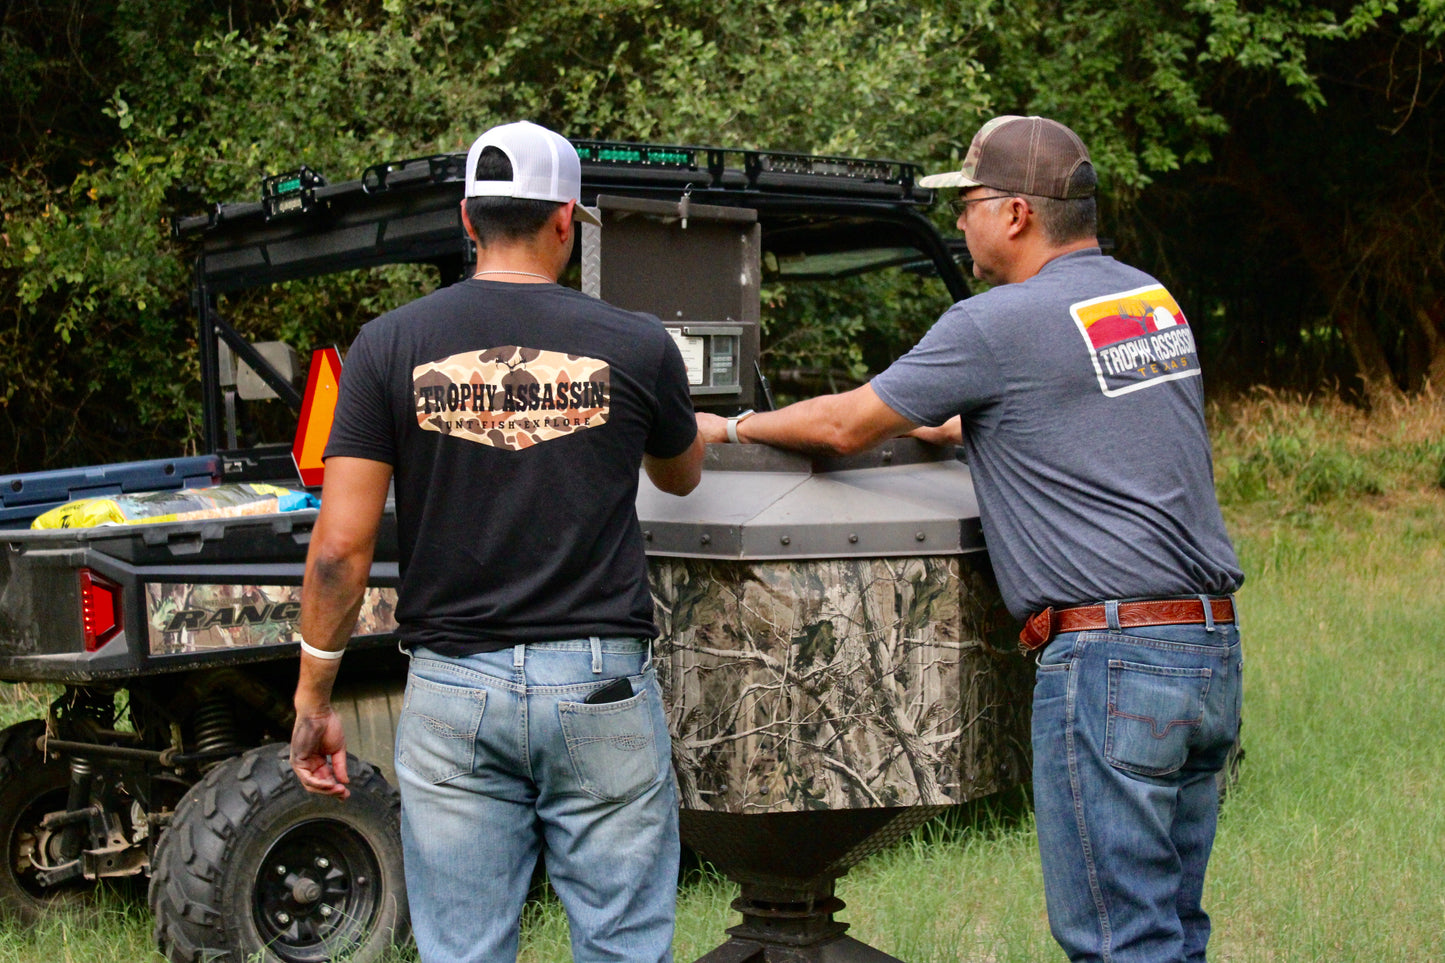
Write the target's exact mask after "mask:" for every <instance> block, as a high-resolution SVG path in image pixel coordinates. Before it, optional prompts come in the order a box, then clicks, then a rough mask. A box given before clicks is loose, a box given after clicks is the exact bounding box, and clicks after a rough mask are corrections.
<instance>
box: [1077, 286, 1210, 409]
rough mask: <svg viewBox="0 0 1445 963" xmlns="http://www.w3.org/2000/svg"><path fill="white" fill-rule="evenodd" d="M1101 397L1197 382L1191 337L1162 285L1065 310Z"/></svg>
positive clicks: (1196, 353)
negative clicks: (1090, 361) (1085, 351)
mask: <svg viewBox="0 0 1445 963" xmlns="http://www.w3.org/2000/svg"><path fill="white" fill-rule="evenodd" d="M1069 313H1070V314H1071V315H1073V318H1074V323H1075V324H1077V325H1078V327H1079V333H1080V334H1082V335H1083V336H1084V343H1085V344H1086V345H1087V346H1088V348H1089V354H1090V357H1092V359H1093V361H1094V370H1095V371H1096V372H1098V375H1099V388H1100V390H1102V391H1103V392H1104V394H1105V395H1108V396H1110V397H1114V396H1116V395H1123V394H1128V393H1129V392H1131V391H1138V390H1139V389H1141V388H1148V387H1150V386H1151V385H1156V384H1162V383H1163V382H1166V381H1177V380H1178V379H1180V378H1197V377H1199V357H1198V352H1197V350H1196V348H1195V344H1194V333H1193V332H1192V331H1191V330H1190V329H1189V322H1188V321H1186V320H1185V318H1184V312H1183V311H1182V310H1180V308H1179V304H1178V303H1177V302H1176V301H1175V300H1174V297H1173V295H1171V294H1170V293H1169V292H1168V291H1166V290H1165V289H1164V288H1163V287H1162V286H1160V285H1153V286H1149V287H1142V288H1135V289H1134V290H1132V291H1122V292H1120V293H1118V294H1109V295H1105V296H1104V297H1102V298H1093V299H1092V300H1089V301H1080V302H1079V303H1077V304H1074V305H1072V306H1071V307H1070V308H1069Z"/></svg>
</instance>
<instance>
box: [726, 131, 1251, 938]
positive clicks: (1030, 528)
mask: <svg viewBox="0 0 1445 963" xmlns="http://www.w3.org/2000/svg"><path fill="white" fill-rule="evenodd" d="M920 184H922V185H923V186H924V187H953V188H958V189H959V191H960V195H959V197H958V198H956V199H955V200H954V209H955V210H956V211H957V213H958V227H959V229H960V230H962V231H963V232H964V236H965V238H966V239H967V242H968V249H969V253H970V255H971V256H972V259H973V273H974V275H975V276H977V277H978V278H980V279H982V280H985V281H988V282H989V283H991V284H993V285H995V286H994V287H992V288H990V289H989V290H988V291H986V292H984V293H983V294H980V295H977V296H975V297H972V298H969V299H967V300H965V301H960V302H959V303H958V304H955V305H954V306H953V307H952V308H950V309H949V310H948V311H947V312H946V313H945V314H944V315H943V316H942V317H941V318H940V319H939V321H938V323H937V324H935V325H934V327H933V328H932V329H931V330H930V331H929V332H928V334H927V335H925V336H924V338H923V340H922V341H920V342H919V344H918V345H917V346H916V347H914V348H913V349H912V350H911V351H910V352H909V353H908V354H907V355H905V356H904V357H903V358H900V359H899V360H898V361H896V362H895V363H894V364H893V365H891V366H890V367H889V368H888V370H886V371H884V372H883V373H882V374H880V375H879V376H878V377H877V378H874V379H873V381H872V382H870V383H869V384H866V385H863V386H862V387H861V388H857V389H855V390H853V391H849V392H845V393H843V394H838V395H827V396H823V397H819V398H813V399H809V400H808V401H804V402H800V403H799V404H796V405H791V406H789V407H787V408H783V409H780V410H778V411H773V412H762V413H758V414H751V413H745V414H743V415H739V416H737V417H734V418H731V419H727V420H726V421H725V420H723V419H721V418H718V417H716V416H713V415H707V414H700V415H698V423H699V427H700V429H701V430H702V433H703V436H704V438H706V440H707V441H709V442H722V441H731V442H733V443H739V442H744V443H745V442H756V443H762V444H770V445H777V446H780V447H784V448H794V449H801V450H805V451H818V452H823V453H849V452H854V451H860V450H863V449H865V448H868V447H870V446H872V445H874V444H877V443H878V442H880V441H882V440H884V439H886V438H889V437H891V436H894V435H898V434H902V433H909V432H911V433H912V434H915V435H917V436H919V437H923V438H925V439H928V440H932V441H936V442H939V443H961V444H963V445H964V447H965V454H966V457H967V460H968V465H969V468H970V470H971V472H972V474H973V480H974V486H975V489H976V491H977V494H978V501H979V507H980V509H981V515H982V523H983V530H984V536H985V539H986V541H987V543H988V550H989V558H990V561H991V563H992V566H993V569H994V573H995V574H996V576H997V577H998V582H999V588H1000V590H1001V592H1002V595H1003V599H1004V602H1005V604H1006V605H1007V606H1008V608H1009V610H1010V612H1012V613H1013V615H1014V616H1015V617H1016V618H1018V619H1019V620H1020V621H1021V622H1023V623H1024V625H1025V627H1024V631H1023V634H1022V635H1021V637H1020V644H1021V646H1022V647H1023V648H1024V649H1025V651H1027V652H1030V653H1032V654H1034V655H1035V656H1036V657H1037V658H1038V660H1039V661H1038V678H1037V684H1036V686H1035V689H1034V706H1033V728H1034V737H1033V743H1034V809H1035V814H1036V818H1037V823H1038V834H1039V847H1040V851H1041V854H1042V858H1043V866H1044V887H1045V895H1046V898H1047V901H1048V909H1049V922H1050V925H1051V928H1052V930H1053V933H1054V936H1055V938H1056V939H1057V940H1058V941H1059V943H1060V945H1061V946H1063V947H1064V949H1065V950H1066V951H1067V952H1068V954H1069V957H1070V958H1071V959H1073V960H1089V961H1111V963H1179V961H1188V963H1203V961H1204V959H1205V945H1206V943H1207V942H1208V939H1209V917H1208V916H1207V915H1206V914H1205V912H1204V910H1203V909H1202V907H1201V905H1200V901H1201V894H1202V891H1203V886H1204V872H1205V867H1206V865H1207V863H1208V860H1209V851H1210V847H1211V845H1212V844H1213V840H1214V828H1215V817H1216V812H1217V806H1218V800H1217V795H1216V790H1215V775H1216V773H1217V772H1218V771H1219V770H1220V768H1221V767H1222V766H1223V764H1224V762H1225V758H1226V754H1227V753H1228V751H1229V749H1230V747H1231V746H1232V745H1233V744H1234V741H1235V739H1236V736H1237V733H1238V727H1239V709H1240V693H1241V685H1240V666H1241V662H1240V653H1239V634H1238V626H1237V623H1236V620H1235V610H1234V601H1233V598H1232V593H1233V592H1234V591H1235V590H1236V589H1238V588H1239V586H1240V584H1241V583H1242V581H1243V577H1244V576H1243V573H1242V572H1241V570H1240V568H1239V561H1238V559H1237V558H1236V556H1235V552H1234V549H1233V547H1232V545H1231V544H1230V541H1229V537H1228V535H1227V534H1226V532H1225V529H1224V522H1223V520H1222V518H1221V515H1220V511H1219V506H1218V503H1217V501H1216V499H1215V494H1214V479H1213V467H1212V461H1211V455H1210V445H1209V436H1208V434H1207V432H1206V430H1205V424H1204V408H1203V389H1202V382H1201V378H1200V371H1199V359H1198V356H1197V353H1196V351H1195V344H1194V339H1193V336H1192V333H1191V331H1190V328H1189V325H1188V322H1187V321H1186V320H1185V317H1184V313H1183V311H1181V310H1180V308H1179V305H1178V304H1177V303H1176V302H1175V301H1174V298H1173V297H1172V296H1171V295H1170V294H1169V292H1168V291H1167V290H1166V289H1165V288H1164V286H1163V285H1162V284H1160V283H1159V282H1158V281H1157V280H1155V279H1154V278H1152V277H1150V276H1149V275H1147V274H1145V273H1143V272H1142V271H1138V270H1136V269H1134V268H1131V267H1128V266H1127V265H1124V264H1121V263H1119V262H1118V261H1115V260H1114V259H1113V258H1111V257H1106V256H1105V255H1104V254H1103V253H1102V252H1101V251H1100V249H1099V245H1098V240H1097V239H1096V226H1095V225H1096V208H1095V201H1094V189H1095V175H1094V168H1093V164H1092V163H1091V161H1090V159H1089V154H1088V151H1087V150H1085V148H1084V145H1083V143H1082V142H1081V141H1080V140H1079V138H1078V136H1077V135H1075V134H1074V132H1073V131H1071V130H1069V129H1068V128H1067V127H1065V126H1064V125H1062V124H1060V123H1058V122H1056V121H1052V120H1048V119H1046V118H1043V117H1018V116H1003V117H996V118H994V119H993V120H990V121H989V122H988V123H986V124H985V125H984V126H983V128H982V129H981V130H979V132H978V133H977V135H976V136H975V137H974V138H973V141H972V143H971V144H970V146H969V150H968V154H967V155H966V157H965V159H964V163H963V167H962V169H961V170H960V171H957V172H953V173H948V174H941V175H936V176H933V177H925V178H923V179H922V180H921V181H920ZM922 426H938V427H922Z"/></svg>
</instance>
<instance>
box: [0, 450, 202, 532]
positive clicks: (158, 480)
mask: <svg viewBox="0 0 1445 963" xmlns="http://www.w3.org/2000/svg"><path fill="white" fill-rule="evenodd" d="M220 480H221V460H220V458H219V457H218V456H216V455H192V456H188V457H185V458H157V459H155V460H153V461H129V462H121V463H119V464H114V465H95V466H92V467H90V468H60V469H57V470H55V471H37V472H30V473H28V474H24V475H0V527H3V528H23V527H27V526H29V524H30V523H31V522H32V521H34V520H35V518H36V517H37V516H39V515H42V514H44V513H45V512H47V511H49V510H50V509H52V508H54V507H56V506H57V505H64V504H65V503H66V502H73V501H75V500H76V499H78V498H103V497H104V496H106V495H123V494H130V493H132V492H154V491H170V490H174V489H177V488H205V487H207V486H209V485H214V484H217V483H219V482H220Z"/></svg>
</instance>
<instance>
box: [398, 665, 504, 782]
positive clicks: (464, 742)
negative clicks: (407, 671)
mask: <svg viewBox="0 0 1445 963" xmlns="http://www.w3.org/2000/svg"><path fill="white" fill-rule="evenodd" d="M486 708H487V690H486V689H478V688H473V687H472V686H464V685H449V684H447V683H445V682H433V681H432V680H430V679H423V678H421V677H420V676H418V675H416V674H415V673H413V674H412V675H411V676H410V677H409V678H408V679H407V681H406V701H405V702H404V703H403V705H402V710H401V719H400V720H399V721H398V722H397V733H396V761H397V764H398V765H402V766H405V767H406V768H408V769H410V770H411V771H412V772H414V773H416V774H417V775H418V776H420V777H421V778H423V779H425V780H426V781H427V782H431V783H442V782H446V781H447V780H448V779H454V778H456V777H457V776H460V775H462V774H464V773H469V772H471V771H472V770H473V769H474V768H475V766H476V754H477V732H478V730H479V729H480V728H481V725H482V713H483V712H485V711H486Z"/></svg>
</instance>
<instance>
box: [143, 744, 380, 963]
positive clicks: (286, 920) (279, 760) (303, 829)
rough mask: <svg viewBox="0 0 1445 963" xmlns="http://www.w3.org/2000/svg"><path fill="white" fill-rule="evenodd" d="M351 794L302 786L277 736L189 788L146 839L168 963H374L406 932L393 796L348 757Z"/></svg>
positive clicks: (159, 936)
mask: <svg viewBox="0 0 1445 963" xmlns="http://www.w3.org/2000/svg"><path fill="white" fill-rule="evenodd" d="M347 772H348V773H349V774H350V777H351V783H350V786H351V798H350V799H348V800H346V801H344V802H343V801H341V800H338V799H334V798H332V797H329V796H319V795H316V794H314V793H308V792H307V791H306V790H305V789H303V788H302V786H301V783H300V782H299V781H297V779H296V776H295V774H294V773H293V772H292V771H291V763H290V760H289V753H288V748H287V747H286V746H285V745H269V746H262V747H260V748H258V749H252V750H250V751H249V752H247V753H245V754H244V755H241V756H239V757H237V758H235V759H231V760H228V761H227V762H226V763H224V764H222V765H220V766H217V767H216V768H215V769H213V770H211V771H210V772H209V773H208V774H207V775H206V777H205V778H204V779H202V780H201V781H200V782H199V783H197V784H196V785H195V786H193V787H191V790H190V792H188V793H187V794H186V796H185V798H184V799H182V800H181V803H180V805H179V806H177V807H176V812H175V816H174V817H173V818H172V820H171V824H170V826H169V827H168V828H167V829H166V830H165V832H164V833H163V834H162V836H161V839H160V843H159V845H158V846H157V848H156V854H155V863H154V866H153V871H152V875H151V885H150V905H151V910H152V912H153V913H154V914H155V921H156V922H155V938H156V943H157V944H158V945H159V947H160V950H161V952H162V953H163V954H164V955H165V956H166V958H167V959H169V960H171V961H173V963H201V961H208V963H254V961H261V963H321V961H327V960H333V959H340V960H346V961H348V963H372V961H375V960H378V959H380V958H381V956H382V955H383V954H384V953H385V952H386V950H387V948H388V947H389V946H390V945H391V944H392V943H393V941H398V940H402V939H405V937H406V935H407V932H408V918H407V903H406V885H405V881H404V879H403V876H402V862H401V822H400V812H401V803H400V797H399V796H398V794H397V791H396V790H395V789H393V788H392V787H391V786H389V785H387V783H386V780H385V779H383V778H382V777H381V776H380V775H379V774H378V773H377V772H376V770H375V769H373V768H372V767H371V766H370V765H368V764H366V763H364V762H362V761H361V760H359V759H357V758H356V757H355V756H348V757H347Z"/></svg>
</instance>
